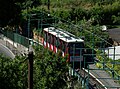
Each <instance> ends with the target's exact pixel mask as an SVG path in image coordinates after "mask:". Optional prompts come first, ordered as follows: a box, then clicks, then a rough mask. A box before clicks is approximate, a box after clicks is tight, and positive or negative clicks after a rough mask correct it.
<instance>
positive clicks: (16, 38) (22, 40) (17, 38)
mask: <svg viewBox="0 0 120 89" xmlns="http://www.w3.org/2000/svg"><path fill="white" fill-rule="evenodd" d="M3 34H4V36H6V37H7V38H9V39H10V40H12V41H13V42H16V43H19V44H21V45H23V46H25V47H27V48H28V47H29V39H28V38H27V37H24V36H22V35H20V34H18V33H14V32H12V31H8V30H4V32H3Z"/></svg>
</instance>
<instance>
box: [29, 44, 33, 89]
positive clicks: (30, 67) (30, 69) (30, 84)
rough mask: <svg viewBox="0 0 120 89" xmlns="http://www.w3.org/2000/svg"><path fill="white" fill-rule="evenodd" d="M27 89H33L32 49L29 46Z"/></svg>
mask: <svg viewBox="0 0 120 89" xmlns="http://www.w3.org/2000/svg"><path fill="white" fill-rule="evenodd" d="M28 89H33V48H32V46H31V45H30V46H29V52H28Z"/></svg>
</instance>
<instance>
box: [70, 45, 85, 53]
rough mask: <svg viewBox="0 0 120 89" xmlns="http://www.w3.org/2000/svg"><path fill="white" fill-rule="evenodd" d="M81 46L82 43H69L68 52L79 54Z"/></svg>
mask: <svg viewBox="0 0 120 89" xmlns="http://www.w3.org/2000/svg"><path fill="white" fill-rule="evenodd" d="M82 48H83V43H69V53H70V54H73V53H75V54H81V52H82Z"/></svg>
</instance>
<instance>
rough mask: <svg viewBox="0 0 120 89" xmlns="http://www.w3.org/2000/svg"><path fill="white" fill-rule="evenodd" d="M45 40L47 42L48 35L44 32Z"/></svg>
mask: <svg viewBox="0 0 120 89" xmlns="http://www.w3.org/2000/svg"><path fill="white" fill-rule="evenodd" d="M44 40H45V41H47V33H46V32H44Z"/></svg>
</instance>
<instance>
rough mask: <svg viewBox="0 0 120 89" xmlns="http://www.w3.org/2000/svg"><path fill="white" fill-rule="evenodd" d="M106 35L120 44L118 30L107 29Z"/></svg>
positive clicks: (119, 31)
mask: <svg viewBox="0 0 120 89" xmlns="http://www.w3.org/2000/svg"><path fill="white" fill-rule="evenodd" d="M108 34H109V36H110V37H111V38H112V39H113V40H114V41H116V42H119V43H120V28H113V29H108Z"/></svg>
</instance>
